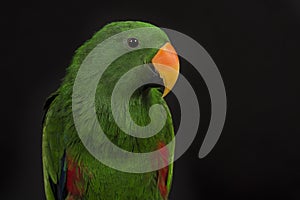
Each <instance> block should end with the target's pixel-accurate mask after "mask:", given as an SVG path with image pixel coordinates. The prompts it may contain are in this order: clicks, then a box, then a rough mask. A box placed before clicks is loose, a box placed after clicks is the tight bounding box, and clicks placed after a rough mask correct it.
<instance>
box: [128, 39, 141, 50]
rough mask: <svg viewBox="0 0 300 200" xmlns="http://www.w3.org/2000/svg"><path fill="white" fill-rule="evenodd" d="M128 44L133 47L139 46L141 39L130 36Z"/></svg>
mask: <svg viewBox="0 0 300 200" xmlns="http://www.w3.org/2000/svg"><path fill="white" fill-rule="evenodd" d="M127 44H128V46H129V47H131V48H136V47H137V46H139V40H138V39H136V38H128V39H127Z"/></svg>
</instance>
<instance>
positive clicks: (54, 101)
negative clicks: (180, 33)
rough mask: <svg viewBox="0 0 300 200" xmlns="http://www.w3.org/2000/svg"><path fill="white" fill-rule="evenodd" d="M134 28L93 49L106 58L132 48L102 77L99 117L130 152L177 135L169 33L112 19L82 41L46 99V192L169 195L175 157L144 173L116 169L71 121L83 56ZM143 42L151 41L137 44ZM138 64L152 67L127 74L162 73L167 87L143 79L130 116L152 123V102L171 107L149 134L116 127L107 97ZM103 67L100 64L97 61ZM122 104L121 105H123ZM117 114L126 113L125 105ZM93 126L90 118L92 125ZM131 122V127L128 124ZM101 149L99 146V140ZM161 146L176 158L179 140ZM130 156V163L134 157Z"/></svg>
mask: <svg viewBox="0 0 300 200" xmlns="http://www.w3.org/2000/svg"><path fill="white" fill-rule="evenodd" d="M138 28H151V29H149V30H150V31H149V32H148V33H147V34H146V35H147V37H142V38H138V37H137V36H136V35H134V34H133V33H134V31H135V29H138ZM130 30H131V31H132V32H130V33H131V34H132V35H128V36H126V38H123V39H122V40H114V41H113V42H114V44H113V45H111V46H110V48H109V49H107V52H104V53H103V54H100V55H96V57H97V56H98V57H99V58H102V59H105V56H108V55H109V54H110V53H114V52H117V51H118V50H120V49H121V48H129V49H131V51H130V52H128V53H126V54H124V55H122V56H120V57H118V58H117V59H116V60H114V61H113V62H112V63H110V64H109V66H108V67H107V68H106V70H105V71H104V72H103V75H102V76H101V79H100V80H99V82H98V83H97V87H96V92H95V101H94V103H95V105H94V106H95V112H96V116H97V119H98V122H99V124H100V125H101V127H102V129H103V132H104V133H105V135H106V136H107V138H108V139H109V140H110V141H111V142H112V143H113V144H115V145H116V146H118V147H120V148H122V149H124V150H126V151H128V152H133V153H145V152H152V151H156V150H161V149H162V148H163V147H165V146H166V145H167V144H168V143H169V142H170V141H171V140H173V139H174V137H175V134H174V128H173V124H172V117H171V113H170V111H169V109H168V106H167V104H166V102H165V100H164V96H166V95H167V94H168V93H169V92H170V90H171V89H172V87H173V86H174V84H175V82H176V80H177V78H178V75H179V59H178V56H177V54H176V51H175V49H174V48H173V46H172V45H171V43H170V41H169V38H168V36H167V35H166V33H165V32H164V31H163V30H162V29H160V28H158V27H156V26H154V25H152V24H149V23H145V22H139V21H122V22H112V23H110V24H107V25H105V26H104V27H103V28H102V29H101V30H100V31H98V32H96V33H95V34H94V35H93V37H92V38H91V39H90V40H88V41H87V42H85V43H84V44H83V45H82V46H81V47H80V48H78V49H77V51H76V52H75V55H74V57H73V59H72V62H71V64H70V66H69V67H68V68H67V71H66V76H65V78H64V79H63V81H62V83H61V85H60V87H59V88H58V89H57V91H56V92H54V93H53V94H52V95H51V96H50V97H49V98H48V99H47V101H46V103H45V108H44V109H45V115H44V119H43V139H42V161H43V172H44V187H45V195H46V199H47V200H63V199H66V200H79V199H82V200H135V199H137V200H166V199H168V194H169V192H170V188H171V182H172V175H173V164H172V163H171V164H169V165H166V166H165V167H163V168H160V169H157V170H155V171H149V172H145V173H130V172H125V171H121V170H118V169H114V168H112V167H110V166H107V165H105V164H104V163H102V162H101V161H100V160H98V159H97V158H96V157H95V156H93V155H92V153H91V152H90V151H89V150H88V149H87V148H86V146H85V145H84V143H83V142H82V140H81V139H80V137H79V135H78V132H77V130H76V126H75V124H74V117H73V115H72V94H73V86H74V83H75V80H76V76H77V74H78V72H79V69H80V66H81V64H82V63H83V62H84V60H85V59H86V57H87V56H88V55H89V53H91V52H92V50H93V49H94V48H96V47H97V45H99V44H100V43H101V42H103V41H105V40H106V39H108V38H110V37H112V36H114V35H116V34H118V33H122V32H124V31H130ZM151 30H153V32H151ZM146 43H148V44H149V45H150V46H152V47H153V48H139V47H140V46H141V47H142V46H143V45H145V44H146ZM139 65H146V66H148V68H149V70H148V71H146V72H143V73H140V74H135V75H134V74H133V75H131V77H129V78H128V81H132V82H135V81H138V80H139V79H148V78H149V79H150V78H153V77H155V78H158V79H160V80H161V81H162V85H163V87H162V86H161V85H157V84H146V85H144V86H142V87H139V88H138V89H137V90H136V91H134V92H133V94H132V96H131V97H130V101H129V110H130V116H131V118H132V120H133V121H134V122H135V123H136V124H138V125H140V126H146V125H147V124H149V123H150V121H151V119H150V117H149V108H150V107H151V106H152V105H154V104H160V105H162V106H163V108H164V109H165V111H166V114H167V115H166V121H165V124H164V126H163V128H162V129H161V130H160V131H159V132H158V133H157V134H155V135H153V136H151V137H148V138H138V137H133V136H132V135H128V134H126V133H125V132H124V131H123V130H122V129H121V128H119V127H118V125H117V124H116V122H115V121H114V116H113V113H112V108H111V101H110V98H111V94H112V91H113V89H114V87H115V85H116V83H117V82H118V80H119V79H120V78H121V77H122V76H123V75H124V74H125V73H126V72H128V71H129V70H131V69H133V68H134V67H136V66H139ZM166 66H167V67H166ZM103 67H104V66H101V64H100V65H99V69H101V68H103ZM168 68H172V70H173V71H175V72H177V73H170V72H169V71H168ZM90 76H93V74H91V75H90ZM79 106H81V105H79ZM119 106H120V107H122V105H119ZM82 107H84V105H82ZM154 117H155V116H154ZM120 118H121V120H122V114H121V112H120ZM124 120H126V119H124ZM87 121H88V120H87ZM88 126H89V123H88V122H87V130H88V128H89V127H88ZM128 126H129V129H130V124H129V125H128ZM87 132H88V131H87ZM98 139H99V141H100V142H99V146H101V145H103V146H105V144H101V138H98ZM95 141H97V138H96V140H95ZM99 151H100V152H101V148H100V149H99ZM161 153H162V154H164V156H167V157H168V158H169V159H171V160H172V158H173V157H174V148H169V149H167V150H164V151H161ZM103 154H107V155H105V156H106V157H107V158H108V159H109V158H110V155H109V153H107V151H103ZM112 159H113V158H112ZM128 163H129V165H130V162H128ZM128 163H127V164H128ZM124 165H126V162H124Z"/></svg>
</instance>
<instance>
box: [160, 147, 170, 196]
mask: <svg viewBox="0 0 300 200" xmlns="http://www.w3.org/2000/svg"><path fill="white" fill-rule="evenodd" d="M164 146H165V144H164V143H163V142H159V143H158V149H160V150H159V152H160V155H161V158H162V161H161V162H163V164H164V165H166V164H167V162H168V159H167V158H168V156H169V151H168V150H167V149H161V148H163V147H164ZM168 172H169V167H168V166H166V167H164V168H162V169H160V170H158V189H159V191H160V194H161V196H162V197H163V198H164V199H166V198H167V194H168V189H167V179H168Z"/></svg>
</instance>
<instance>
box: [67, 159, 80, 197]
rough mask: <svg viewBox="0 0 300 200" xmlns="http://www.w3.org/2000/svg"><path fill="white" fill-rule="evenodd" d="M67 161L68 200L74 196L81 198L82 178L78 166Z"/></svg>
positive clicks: (69, 160)
mask: <svg viewBox="0 0 300 200" xmlns="http://www.w3.org/2000/svg"><path fill="white" fill-rule="evenodd" d="M67 160H68V171H67V190H68V193H69V200H72V199H73V197H74V196H79V197H82V195H83V188H82V187H80V186H83V176H82V172H81V170H80V167H79V166H78V164H77V163H76V162H75V161H74V160H72V159H70V158H67Z"/></svg>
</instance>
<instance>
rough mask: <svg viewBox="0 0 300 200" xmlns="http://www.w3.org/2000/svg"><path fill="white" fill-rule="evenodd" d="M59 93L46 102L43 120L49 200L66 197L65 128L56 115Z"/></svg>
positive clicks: (45, 177)
mask: <svg viewBox="0 0 300 200" xmlns="http://www.w3.org/2000/svg"><path fill="white" fill-rule="evenodd" d="M58 95H59V94H58V92H56V93H53V94H52V95H51V96H50V97H49V98H48V99H47V101H46V103H45V106H44V110H45V115H44V119H43V145H42V152H43V168H44V184H45V192H46V197H47V200H63V199H65V196H66V193H67V192H66V188H65V185H66V170H67V169H66V168H67V167H66V153H65V147H64V141H63V138H64V137H63V136H62V134H63V128H62V126H60V124H61V122H60V120H61V119H60V117H59V116H58V115H56V113H57V110H56V107H57V106H53V104H55V103H56V101H57V97H58Z"/></svg>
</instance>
